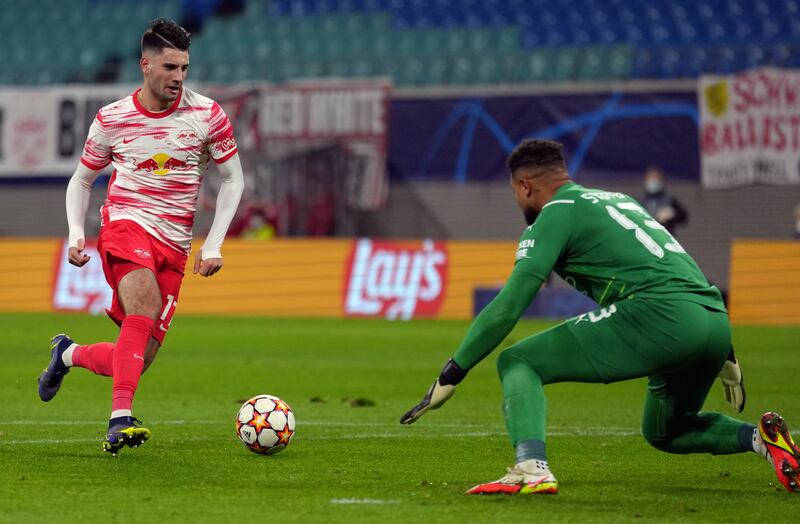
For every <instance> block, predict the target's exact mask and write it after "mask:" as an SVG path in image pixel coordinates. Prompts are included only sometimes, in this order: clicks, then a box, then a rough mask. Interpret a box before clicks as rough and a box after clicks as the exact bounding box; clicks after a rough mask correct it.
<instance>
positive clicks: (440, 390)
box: [400, 271, 543, 424]
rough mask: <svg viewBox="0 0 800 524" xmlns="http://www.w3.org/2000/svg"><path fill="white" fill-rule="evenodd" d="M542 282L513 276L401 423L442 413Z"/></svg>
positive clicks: (510, 326) (509, 328)
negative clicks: (441, 408) (439, 410)
mask: <svg viewBox="0 0 800 524" xmlns="http://www.w3.org/2000/svg"><path fill="white" fill-rule="evenodd" d="M542 282H543V280H542V279H540V278H535V277H530V276H528V275H526V274H523V273H522V272H518V271H514V272H512V273H511V276H510V277H509V279H508V281H507V282H506V285H505V287H503V289H502V290H501V291H500V293H499V294H498V295H497V296H496V297H495V298H494V300H492V301H491V302H490V303H489V305H488V306H486V307H485V308H484V309H483V311H481V312H480V313H479V314H478V316H477V317H476V318H475V321H474V322H473V323H472V325H471V326H470V328H469V331H468V332H467V335H466V337H464V341H463V342H462V343H461V346H460V347H459V348H458V351H456V354H455V356H453V358H451V359H450V360H448V361H447V363H446V364H445V366H444V368H443V369H442V372H441V373H440V374H439V378H437V379H436V380H434V381H433V385H431V387H430V388H429V389H428V392H427V393H426V394H425V397H424V398H423V399H422V401H421V402H420V403H419V404H417V405H416V406H414V407H413V408H412V409H411V410H409V411H408V412H407V413H406V414H405V415H403V416H402V417H401V418H400V423H401V424H413V423H414V422H416V421H417V419H418V418H419V417H421V416H422V415H424V414H425V412H427V411H428V410H431V409H438V408H439V407H441V406H442V404H444V403H445V402H446V401H447V400H448V399H449V398H450V397H452V396H453V393H455V389H456V385H458V383H459V382H461V381H462V380H463V379H464V377H466V376H467V371H469V370H470V369H471V368H472V367H474V366H475V365H476V364H477V363H478V362H480V361H481V360H483V359H484V358H486V356H487V355H488V354H489V353H491V352H492V351H493V350H494V348H496V347H497V345H498V344H500V342H502V341H503V339H505V338H506V336H508V334H509V333H510V332H511V330H512V329H514V326H515V325H516V323H517V321H519V318H520V317H521V316H522V313H523V312H524V311H525V308H527V307H528V305H529V304H530V303H531V301H532V300H533V298H534V297H535V296H536V293H537V291H539V287H540V286H541V285H542Z"/></svg>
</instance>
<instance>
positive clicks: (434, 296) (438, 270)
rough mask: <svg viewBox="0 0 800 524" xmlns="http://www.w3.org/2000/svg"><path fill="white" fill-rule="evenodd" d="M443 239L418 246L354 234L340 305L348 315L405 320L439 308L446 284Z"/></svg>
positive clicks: (426, 314) (445, 257) (430, 314)
mask: <svg viewBox="0 0 800 524" xmlns="http://www.w3.org/2000/svg"><path fill="white" fill-rule="evenodd" d="M447 265H448V264H447V251H446V248H445V245H444V244H443V243H439V242H434V241H433V240H424V241H423V242H422V245H421V246H420V247H419V248H409V247H408V246H406V245H400V244H398V243H392V242H379V241H373V240H370V239H360V240H358V241H357V242H356V243H355V244H354V246H353V251H352V252H351V254H350V256H349V257H348V261H347V276H346V279H347V289H346V290H345V296H344V310H345V314H346V315H351V316H383V317H386V318H388V319H390V320H394V319H400V320H408V319H410V318H413V317H415V316H433V315H435V314H437V313H438V312H439V310H440V309H441V307H442V302H443V300H444V296H445V287H446V285H447Z"/></svg>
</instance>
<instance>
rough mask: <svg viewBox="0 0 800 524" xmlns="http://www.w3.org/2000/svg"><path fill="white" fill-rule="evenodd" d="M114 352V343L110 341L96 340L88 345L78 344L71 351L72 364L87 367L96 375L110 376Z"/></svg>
mask: <svg viewBox="0 0 800 524" xmlns="http://www.w3.org/2000/svg"><path fill="white" fill-rule="evenodd" d="M113 354H114V344H112V343H111V342H98V343H96V344H89V345H88V346H78V347H76V348H75V351H74V352H73V353H72V365H73V366H77V367H79V368H84V369H88V370H89V371H92V372H93V373H94V374H96V375H103V376H104V377H110V376H111V375H112V374H113V371H112V368H111V359H112V356H113Z"/></svg>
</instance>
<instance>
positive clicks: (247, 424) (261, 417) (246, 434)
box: [236, 395, 294, 455]
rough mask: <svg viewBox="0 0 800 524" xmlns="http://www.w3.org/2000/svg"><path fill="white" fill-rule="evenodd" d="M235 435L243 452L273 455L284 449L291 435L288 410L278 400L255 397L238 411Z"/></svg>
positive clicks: (290, 415) (291, 423)
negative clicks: (246, 450)
mask: <svg viewBox="0 0 800 524" xmlns="http://www.w3.org/2000/svg"><path fill="white" fill-rule="evenodd" d="M236 435H237V436H238V437H239V440H241V441H242V442H243V443H244V445H245V446H247V449H249V450H250V451H252V452H253V453H258V454H260V455H274V454H275V453H279V452H281V451H283V450H284V449H286V446H288V445H289V442H291V440H292V436H293V435H294V413H292V408H290V407H289V405H288V404H287V403H286V402H284V401H283V400H281V399H280V398H278V397H275V396H272V395H258V396H256V397H253V398H251V399H250V400H248V401H247V402H245V403H244V404H242V407H241V408H239V412H238V413H237V414H236Z"/></svg>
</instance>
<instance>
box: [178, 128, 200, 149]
mask: <svg viewBox="0 0 800 524" xmlns="http://www.w3.org/2000/svg"><path fill="white" fill-rule="evenodd" d="M178 141H179V142H180V143H181V144H183V145H185V146H199V145H200V142H201V140H200V137H199V136H197V133H195V132H194V131H192V130H191V129H186V130H184V131H181V132H180V133H178Z"/></svg>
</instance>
